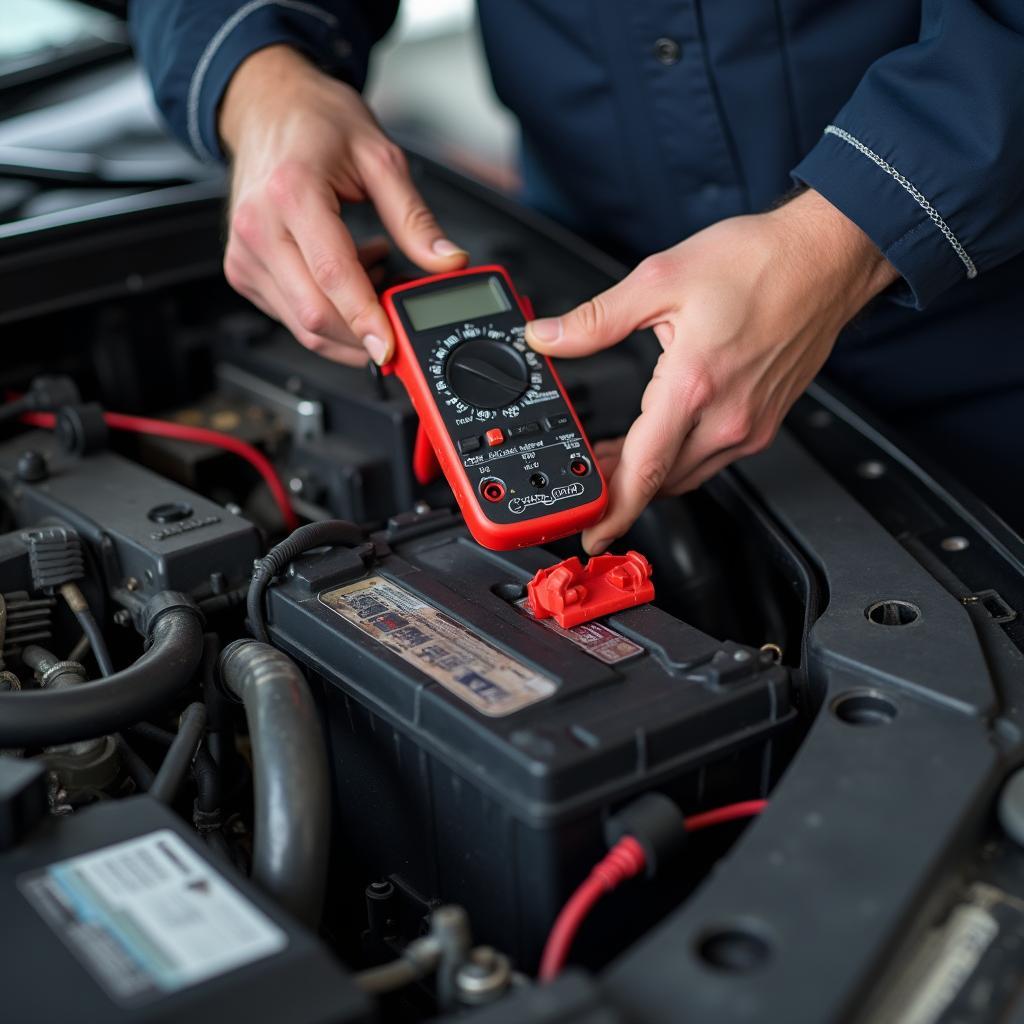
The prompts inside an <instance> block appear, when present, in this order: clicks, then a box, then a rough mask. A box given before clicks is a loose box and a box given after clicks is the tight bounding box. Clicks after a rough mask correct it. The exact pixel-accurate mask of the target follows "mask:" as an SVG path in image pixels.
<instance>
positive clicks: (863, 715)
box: [832, 691, 897, 725]
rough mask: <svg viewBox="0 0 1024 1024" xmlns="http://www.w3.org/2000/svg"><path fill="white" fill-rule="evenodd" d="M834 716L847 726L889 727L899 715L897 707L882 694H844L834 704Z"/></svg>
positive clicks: (865, 692) (867, 692)
mask: <svg viewBox="0 0 1024 1024" xmlns="http://www.w3.org/2000/svg"><path fill="white" fill-rule="evenodd" d="M832 714H834V715H835V716H836V718H838V719H839V721H840V722H845V723H846V724H847V725H888V724H889V723H890V722H891V721H892V720H893V719H894V718H895V717H896V714H897V710H896V705H895V704H893V702H892V701H891V700H889V699H888V698H887V697H883V696H882V695H881V694H880V693H871V692H870V691H861V692H859V693H844V694H842V695H841V696H839V697H837V698H836V699H835V700H834V701H833V702H832Z"/></svg>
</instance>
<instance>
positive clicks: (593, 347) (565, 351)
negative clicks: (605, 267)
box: [526, 277, 648, 359]
mask: <svg viewBox="0 0 1024 1024" xmlns="http://www.w3.org/2000/svg"><path fill="white" fill-rule="evenodd" d="M640 298H641V293H640V291H639V289H637V287H636V283H635V282H634V281H631V280H630V278H628V277H627V278H625V279H624V280H622V281H620V282H619V283H618V284H616V285H614V286H613V287H611V288H609V289H608V290H607V291H605V292H601V293H600V294H599V295H595V296H594V297H593V298H592V299H587V301H586V302H583V303H581V304H580V305H579V306H577V307H576V308H575V309H573V310H571V311H570V312H568V313H565V314H564V315H563V316H554V317H546V318H545V319H543V320H534V321H532V322H531V323H529V324H527V325H526V340H527V342H528V343H529V345H530V346H531V348H534V349H536V350H537V351H538V352H541V353H543V354H544V355H548V356H559V357H562V356H564V357H567V358H570V359H571V358H574V357H576V356H587V355H590V354H591V353H592V352H599V351H601V349H605V348H610V347H611V346H612V345H617V344H618V343H619V342H620V341H622V339H623V338H625V337H626V335H627V334H630V333H631V332H632V331H634V330H636V328H637V327H638V326H639V325H640V324H641V323H643V322H644V321H645V320H646V319H648V316H647V310H645V309H644V308H642V304H641V302H640Z"/></svg>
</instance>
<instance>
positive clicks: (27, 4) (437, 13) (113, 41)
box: [0, 0, 517, 190]
mask: <svg viewBox="0 0 1024 1024" xmlns="http://www.w3.org/2000/svg"><path fill="white" fill-rule="evenodd" d="M149 2H153V0H149ZM126 43H127V36H126V33H125V31H124V27H123V23H122V22H121V21H120V20H119V19H117V18H116V17H114V16H113V15H110V14H107V13H104V12H103V11H99V10H96V9H94V8H93V7H91V6H89V5H87V4H85V3H82V2H79V0H0V117H2V118H3V119H4V123H3V124H0V146H3V145H18V146H37V145H38V146H47V147H49V146H54V147H58V148H59V147H70V148H79V149H80V148H84V147H85V145H86V140H89V150H90V151H91V152H94V153H100V154H102V155H103V156H105V157H110V158H116V157H122V158H125V157H129V156H138V154H139V153H140V152H141V151H142V149H144V148H145V147H144V146H143V145H142V144H143V143H144V142H145V141H146V140H145V136H147V135H148V136H149V142H152V141H153V140H152V136H153V129H154V128H155V127H156V126H158V125H159V117H158V115H157V114H156V112H155V110H154V109H153V107H152V103H151V101H150V100H149V97H148V89H147V88H146V85H145V83H144V82H143V81H142V78H141V75H139V74H138V72H137V71H134V70H133V69H131V68H130V67H129V66H128V65H127V64H126V61H125V56H126V52H125V46H126ZM89 68H93V69H95V75H94V77H93V80H92V81H90V82H89V83H87V86H88V89H87V91H88V92H89V93H90V97H89V100H90V102H89V104H88V105H86V104H82V106H81V109H78V110H75V112H74V116H73V118H71V119H62V121H63V123H62V124H59V125H57V124H53V123H44V122H45V120H46V119H43V118H40V117H35V118H32V117H26V116H24V115H29V114H31V113H32V112H33V111H38V110H40V109H41V108H42V107H44V106H48V105H50V104H51V103H52V102H53V100H54V99H56V98H58V96H57V95H55V93H59V90H60V89H61V87H62V86H66V82H67V77H68V75H69V74H70V73H77V72H79V71H81V70H87V69H89ZM115 68H116V72H115ZM77 87H78V88H80V89H84V88H85V86H83V83H82V82H81V81H80V80H79V81H78V83H77ZM94 89H98V90H99V91H98V94H97V93H96V92H94ZM366 92H367V96H368V98H369V100H370V103H371V105H372V106H373V108H374V110H375V111H376V112H377V113H378V116H379V117H380V118H381V120H382V121H383V122H384V123H385V125H386V126H387V127H388V129H389V130H390V131H392V133H393V134H394V135H395V136H396V138H398V139H399V141H401V142H403V143H404V144H406V145H412V146H414V147H415V148H418V149H420V150H421V151H422V152H424V153H426V154H428V155H431V156H434V157H436V158H438V159H440V160H442V161H443V162H445V163H448V164H450V165H453V166H456V167H458V168H459V169H461V170H463V171H466V172H468V173H469V174H471V175H473V176H474V177H477V178H479V179H481V180H483V181H486V182H487V183H488V184H491V185H493V186H496V187H498V188H500V189H503V190H514V189H515V187H516V184H517V178H516V170H515V166H516V159H515V156H516V138H517V132H516V126H515V123H514V121H513V119H512V118H511V116H510V115H509V114H508V112H507V111H505V110H504V108H502V107H501V105H500V104H499V103H498V101H497V99H496V97H495V95H494V91H493V89H492V87H491V81H490V76H489V74H488V71H487V66H486V62H485V60H484V55H483V51H482V46H481V42H480V35H479V31H478V28H477V24H476V10H475V4H474V3H473V0H403V2H402V5H401V8H400V13H399V17H398V20H397V22H396V24H395V26H394V27H393V28H392V30H391V32H390V33H389V34H388V36H387V37H386V38H385V40H384V41H383V42H382V43H381V44H380V45H379V46H378V47H377V50H376V53H375V58H374V61H373V64H372V66H371V72H370V81H369V83H368V87H367V90H366ZM59 98H61V99H63V98H64V97H59ZM115 108H116V109H117V110H118V111H119V112H120V117H119V118H118V119H117V120H119V121H120V125H119V127H115V125H114V124H113V123H112V121H111V112H112V110H113V109H115ZM129 123H130V128H129V127H127V125H129ZM147 125H148V127H149V130H148V131H146V130H145V129H146V127H147ZM140 147H141V148H140Z"/></svg>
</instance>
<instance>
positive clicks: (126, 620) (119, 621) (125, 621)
mask: <svg viewBox="0 0 1024 1024" xmlns="http://www.w3.org/2000/svg"><path fill="white" fill-rule="evenodd" d="M131 621H132V613H131V612H130V611H128V609H127V608H120V609H118V611H116V612H114V625H115V626H127V625H129V624H130V623H131Z"/></svg>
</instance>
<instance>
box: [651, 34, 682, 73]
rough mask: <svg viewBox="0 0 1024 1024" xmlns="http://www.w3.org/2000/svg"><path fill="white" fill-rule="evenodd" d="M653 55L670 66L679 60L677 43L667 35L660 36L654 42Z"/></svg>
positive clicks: (666, 65)
mask: <svg viewBox="0 0 1024 1024" xmlns="http://www.w3.org/2000/svg"><path fill="white" fill-rule="evenodd" d="M654 56H655V57H657V58H658V62H659V63H661V64H664V65H665V67H671V66H672V65H673V64H676V63H678V61H679V44H678V43H677V42H676V41H675V40H674V39H669V38H668V36H662V37H661V39H659V40H657V41H656V42H655V44H654Z"/></svg>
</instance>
